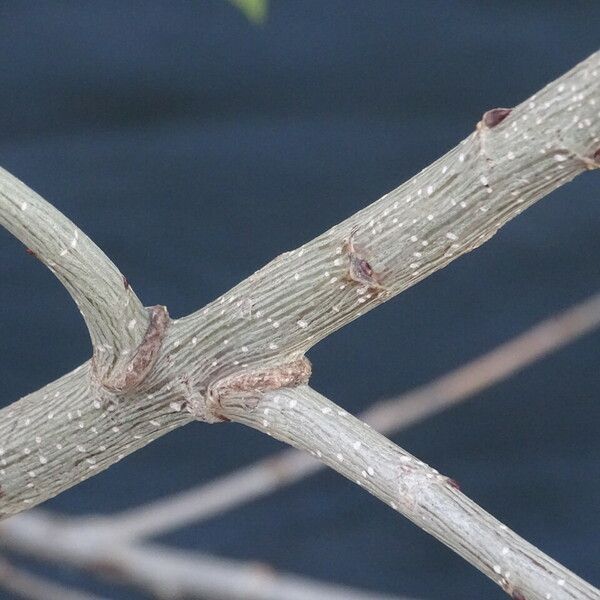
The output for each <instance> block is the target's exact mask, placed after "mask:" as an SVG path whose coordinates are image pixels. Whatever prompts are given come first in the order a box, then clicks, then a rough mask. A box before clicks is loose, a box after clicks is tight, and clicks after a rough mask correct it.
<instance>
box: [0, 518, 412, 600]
mask: <svg viewBox="0 0 600 600" xmlns="http://www.w3.org/2000/svg"><path fill="white" fill-rule="evenodd" d="M0 531H1V533H2V535H1V537H0V545H2V546H3V547H4V548H6V549H8V550H10V551H13V552H20V553H26V554H28V555H32V556H36V557H38V558H41V559H43V560H48V561H51V562H58V563H61V564H62V563H66V564H69V565H72V566H75V567H77V568H81V569H85V570H87V571H91V572H92V573H94V574H96V575H100V576H102V577H108V578H110V579H114V580H117V581H120V582H122V583H126V584H130V585H135V586H137V587H141V588H143V589H145V590H147V591H148V592H149V593H151V594H153V595H156V596H157V597H159V598H168V599H169V600H174V599H179V598H214V599H215V600H226V599H227V600H315V599H316V598H318V599H319V600H402V598H400V597H398V596H388V595H384V594H377V593H373V592H363V591H359V590H356V589H353V588H348V587H344V586H336V585H331V584H325V583H321V582H318V581H314V580H310V579H307V578H303V577H299V576H296V575H289V574H284V573H278V572H277V571H275V570H274V569H273V568H271V567H269V566H268V565H265V564H261V563H248V562H241V561H233V560H226V559H220V558H214V557H208V556H205V555H203V554H199V553H194V552H183V551H178V550H172V549H170V548H167V547H165V546H158V545H127V544H122V543H119V542H116V543H105V541H106V540H104V539H103V538H97V537H94V536H91V537H90V536H88V535H82V533H83V532H82V531H81V530H80V529H79V528H78V527H77V526H74V525H73V523H72V522H71V521H69V520H66V519H61V518H58V517H52V516H50V515H48V514H46V513H44V512H42V511H39V510H38V511H30V512H28V513H25V514H22V515H17V516H16V517H13V518H12V519H9V520H7V521H5V522H4V523H2V524H1V525H0ZM404 600H408V599H406V598H405V599H404Z"/></svg>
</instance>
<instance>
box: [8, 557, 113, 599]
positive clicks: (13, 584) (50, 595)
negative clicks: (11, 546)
mask: <svg viewBox="0 0 600 600" xmlns="http://www.w3.org/2000/svg"><path fill="white" fill-rule="evenodd" d="M0 587H3V588H4V589H5V590H8V591H9V592H12V593H13V594H15V595H16V596H19V598H25V599H26V600H104V599H103V598H101V597H100V596H97V595H96V594H88V593H87V592H79V591H75V590H72V589H70V588H67V587H64V586H62V585H59V584H57V583H54V582H53V581H49V580H47V579H44V578H43V577H38V576H37V575H32V574H31V573H28V572H26V571H24V570H22V569H18V568H17V567H15V566H14V565H12V564H11V563H9V562H8V561H7V560H5V559H4V558H0Z"/></svg>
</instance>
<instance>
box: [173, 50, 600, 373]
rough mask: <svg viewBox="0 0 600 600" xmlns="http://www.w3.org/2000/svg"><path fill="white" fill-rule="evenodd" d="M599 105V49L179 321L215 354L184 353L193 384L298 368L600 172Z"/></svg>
mask: <svg viewBox="0 0 600 600" xmlns="http://www.w3.org/2000/svg"><path fill="white" fill-rule="evenodd" d="M599 103H600V53H596V54H593V55H592V56H590V57H589V58H588V59H587V60H585V61H583V62H582V63H580V64H579V65H577V66H576V67H575V68H574V69H572V70H571V71H569V72H568V73H567V74H565V75H564V76H563V77H561V78H559V79H557V80H556V81H554V82H553V83H551V84H549V85H548V86H547V87H545V88H544V89H543V90H541V91H540V92H538V93H537V94H535V95H534V96H532V97H531V98H529V99H528V100H526V101H525V102H523V103H522V104H520V105H519V106H517V107H516V108H515V109H513V110H512V111H510V110H507V111H505V112H504V113H498V111H499V110H500V109H497V110H496V111H488V113H486V114H485V115H484V117H483V119H482V121H481V122H480V124H479V125H478V127H477V128H476V130H475V131H474V133H472V134H471V135H470V136H469V137H468V138H466V139H465V140H463V141H462V142H461V143H460V144H459V145H458V146H457V147H456V148H454V149H452V150H450V152H448V153H447V154H446V155H445V156H443V157H442V158H440V159H439V160H437V161H436V162H434V163H433V164H432V165H430V166H429V167H427V168H426V169H424V170H423V171H421V172H420V173H419V174H418V175H416V176H415V177H413V178H412V179H410V180H409V181H407V182H406V183H405V184H403V185H401V186H400V187H398V188H397V189H395V190H393V191H392V192H390V193H388V194H386V195H385V196H384V197H383V198H381V199H380V200H378V201H377V202H375V203H373V204H371V205H370V206H368V207H366V208H365V209H363V210H361V211H359V212H358V213H356V214H355V215H353V216H352V217H350V218H349V219H347V220H345V221H343V222H341V223H340V224H338V225H335V226H334V227H332V228H331V229H330V230H329V231H327V232H325V233H324V234H322V235H320V236H319V237H317V238H316V239H314V240H312V241H310V242H308V243H307V244H305V245H303V246H302V247H301V248H299V249H297V250H294V251H292V252H286V253H284V254H282V255H281V256H279V257H277V258H276V259H275V260H273V261H272V262H270V263H269V264H268V265H266V266H265V267H263V268H262V269H261V270H260V271H258V272H256V273H255V274H254V275H252V276H251V277H249V278H248V279H246V280H245V281H243V282H242V283H240V284H239V285H238V286H236V287H235V288H233V289H232V290H231V291H230V292H228V293H226V294H225V295H224V296H223V297H222V298H220V299H219V300H218V301H215V302H213V303H212V304H210V305H208V306H207V307H206V308H204V309H203V310H201V311H198V312H196V313H194V314H193V315H190V316H189V317H186V318H184V319H181V320H180V322H179V331H180V332H181V335H182V336H183V340H184V343H187V344H189V343H190V341H191V340H193V339H194V337H195V336H197V339H198V340H206V339H209V340H210V341H211V348H215V349H216V348H218V350H219V351H218V354H217V355H216V356H215V358H217V359H218V360H217V364H215V365H214V366H212V368H211V365H212V361H211V362H208V363H207V364H206V365H204V364H200V365H194V364H193V363H192V362H191V361H186V359H185V358H183V357H182V360H183V361H185V362H186V366H187V367H188V369H189V374H190V376H191V377H192V378H197V379H198V380H200V381H202V380H209V381H211V380H218V379H222V378H224V377H226V376H228V375H230V374H231V373H232V372H236V371H237V372H239V371H240V369H239V368H237V369H236V368H235V365H234V361H235V360H237V361H239V363H247V364H248V365H249V367H248V368H249V369H250V368H252V366H253V365H257V364H260V365H261V366H264V365H265V364H281V363H283V362H286V361H290V360H293V359H294V358H297V357H298V356H300V355H302V354H304V353H305V352H306V351H307V350H308V349H309V348H311V347H312V346H314V345H315V344H316V343H317V342H318V341H319V340H322V339H323V338H325V337H327V336H328V335H330V334H331V333H332V332H334V331H336V330H337V329H339V328H341V327H343V326H344V325H346V324H348V323H349V322H350V321H352V320H354V319H356V318H358V317H360V316H361V315H363V314H365V313H366V312H367V311H369V310H371V309H372V308H374V307H376V306H378V305H380V304H381V303H383V302H384V301H386V300H388V299H389V298H391V297H393V296H395V295H397V294H399V293H400V292H402V291H404V290H406V289H407V288H409V287H410V286H412V285H414V284H415V283H417V282H419V281H421V280H422V279H424V278H425V277H427V276H429V275H431V274H432V273H434V272H435V271H437V270H439V269H441V268H443V267H445V266H446V265H447V264H448V263H450V262H451V261H453V260H455V259H456V258H458V257H459V256H461V255H463V254H465V253H466V252H469V251H471V250H473V249H475V248H477V247H478V246H480V245H481V244H483V243H484V242H485V241H487V240H488V239H490V238H491V237H492V236H493V235H494V234H495V233H496V231H497V230H498V229H499V228H500V227H501V226H502V225H504V224H506V223H507V222H508V221H509V220H510V219H512V218H513V217H515V216H517V215H518V214H520V213H521V212H522V211H523V210H525V209H526V208H528V207H530V206H531V205H533V204H534V203H535V202H537V201H538V200H540V199H541V198H543V197H544V196H546V195H547V194H549V193H550V192H551V191H553V190H554V189H556V188H558V187H559V186H561V185H563V184H565V183H567V182H568V181H570V180H572V179H573V178H574V177H575V176H576V175H578V174H580V173H582V172H584V171H586V170H588V169H591V168H596V167H597V166H598V163H597V162H596V161H598V160H600V119H599V118H598V110H599V106H598V104H599ZM498 114H501V115H502V116H503V118H502V119H500V116H498ZM493 115H496V116H495V117H493ZM492 117H493V118H492ZM225 322H226V323H227V326H226V327H225V326H224V323H225ZM192 354H193V355H194V356H195V357H197V353H195V352H192Z"/></svg>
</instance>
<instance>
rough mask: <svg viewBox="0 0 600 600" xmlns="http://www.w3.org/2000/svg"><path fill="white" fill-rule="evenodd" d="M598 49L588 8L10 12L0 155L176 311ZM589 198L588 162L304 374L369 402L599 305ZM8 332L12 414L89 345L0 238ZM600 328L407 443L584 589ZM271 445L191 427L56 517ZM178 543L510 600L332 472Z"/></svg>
mask: <svg viewBox="0 0 600 600" xmlns="http://www.w3.org/2000/svg"><path fill="white" fill-rule="evenodd" d="M599 42H600V3H592V2H572V1H569V2H563V3H561V4H552V3H550V2H542V1H528V2H525V1H523V0H520V1H518V2H516V1H513V2H510V1H508V2H507V1H504V2H495V3H490V2H487V3H486V2H451V1H439V2H428V1H419V2H400V1H398V2H382V1H362V2H358V1H349V0H344V1H337V2H333V1H311V2H305V1H295V2H294V1H291V0H288V1H284V0H276V1H274V2H272V4H271V10H270V12H269V16H268V19H267V22H266V23H265V24H264V25H263V26H256V25H253V24H251V23H249V22H248V21H247V20H246V19H245V17H244V16H243V15H242V13H240V12H238V11H237V10H236V9H235V8H233V7H232V6H231V5H230V4H229V3H227V2H225V1H224V0H211V1H197V2H144V3H138V2H134V3H124V2H109V1H104V2H77V3H58V2H57V3H45V2H35V3H34V2H9V3H2V6H0V56H1V63H0V162H1V164H2V165H3V166H4V167H6V168H7V169H9V170H10V171H12V172H13V173H14V174H16V175H17V176H19V177H20V178H22V179H23V180H24V181H25V182H27V183H28V184H29V185H30V186H31V187H33V188H34V189H36V190H37V191H39V192H40V193H41V194H42V195H43V196H44V197H46V198H47V199H48V200H50V201H51V202H53V203H54V204H55V205H56V206H57V207H58V208H60V209H61V210H62V211H64V212H65V213H66V214H67V215H68V216H69V217H71V218H72V219H73V220H74V221H75V222H76V223H78V224H79V225H80V226H81V227H82V228H83V229H84V230H85V231H86V232H87V233H88V234H89V235H90V236H91V237H92V238H93V239H94V240H95V241H96V242H97V243H98V245H99V246H100V247H101V248H103V249H104V250H105V251H106V253H107V254H108V255H109V256H110V257H111V258H112V259H113V260H114V261H115V262H116V264H117V265H118V266H119V267H120V269H121V270H122V271H123V272H124V273H125V274H126V275H127V277H128V279H129V281H130V282H131V283H132V285H133V286H134V288H135V290H136V291H137V292H138V294H139V295H140V297H141V298H142V300H143V302H144V303H145V304H147V305H150V304H156V303H164V304H166V305H167V306H168V307H169V310H170V312H171V315H173V316H175V317H176V316H181V315H185V314H188V313H190V312H192V311H194V310H195V309H197V308H199V307H201V306H203V305H204V304H205V303H206V302H208V301H210V300H212V299H213V298H215V297H217V296H218V295H219V294H221V293H223V292H225V291H226V290H227V289H228V288H230V287H231V286H233V285H234V284H235V283H237V282H238V281H239V280H240V279H242V278H244V277H246V276H247V275H249V274H250V273H252V272H253V271H254V270H256V269H257V268H259V267H260V266H262V265H263V264H264V263H265V262H267V261H268V260H269V259H270V258H272V257H274V256H275V255H277V254H279V253H281V252H283V251H285V250H288V249H292V248H294V247H295V246H297V245H299V244H301V243H302V242H304V241H306V240H308V239H310V238H312V237H314V236H316V235H317V234H319V233H320V232H322V231H323V230H324V229H326V228H328V227H329V226H331V225H333V224H334V223H335V222H337V221H339V220H341V219H342V218H344V217H346V216H348V215H350V214H351V213H352V212H354V211H356V210H357V209H359V208H360V207H362V206H364V205H365V204H366V203H368V202H371V201H373V200H375V199H377V198H378V197H379V196H381V195H383V194H384V193H385V192H387V191H389V190H390V189H391V188H393V187H395V186H397V185H398V184H399V183H401V182H402V181H403V180H405V179H406V178H408V177H410V176H411V175H413V174H414V173H415V172H417V171H418V170H420V169H421V168H422V167H424V166H425V165H427V164H428V163H429V162H431V161H432V160H433V159H435V158H437V157H438V156H440V155H441V154H442V153H444V152H445V151H446V150H448V149H449V148H450V147H452V146H453V145H455V143H456V142H458V141H459V140H460V139H462V138H463V137H465V136H466V135H468V134H469V132H470V131H472V129H473V127H474V125H475V123H476V122H477V121H478V120H479V117H480V115H481V114H482V112H484V111H485V110H487V109H489V108H491V107H495V106H513V105H514V104H516V103H518V102H520V101H521V100H523V99H525V98H526V97H527V96H528V95H530V94H531V93H533V92H535V91H536V90H537V89H538V88H540V87H541V86H543V85H544V84H545V83H547V82H548V81H550V80H552V79H554V78H555V77H557V76H558V75H560V74H562V73H563V72H564V71H566V70H567V69H569V68H570V67H572V66H573V65H574V64H576V63H577V62H578V61H580V60H582V59H583V58H585V57H586V56H587V55H589V54H590V53H591V52H593V51H594V50H596V49H597V48H598V46H600V44H599ZM598 192H599V175H598V173H590V174H586V175H584V176H582V177H580V178H578V179H577V180H576V181H575V182H574V183H572V184H570V185H568V186H566V187H565V188H563V189H561V190H559V191H558V192H556V193H554V194H553V195H552V196H551V197H550V198H548V199H546V200H544V201H542V202H541V203H540V204H539V205H537V206H536V207H534V208H533V209H531V210H530V211H528V212H527V213H526V214H524V215H522V216H521V217H520V218H518V219H517V220H516V221H514V222H512V223H511V224H509V225H508V226H507V227H505V228H504V229H502V230H501V231H500V232H499V234H498V235H497V236H496V237H495V238H494V239H493V240H492V241H491V242H489V243H488V244H486V245H485V246H483V247H482V248H481V249H480V250H478V251H477V252H475V253H472V254H469V255H467V256H466V257H465V258H463V259H461V260H458V261H456V262H455V263H453V264H452V265H451V266H450V267H448V268H447V269H445V270H444V271H442V272H439V273H437V274H435V275H434V276H432V277H430V278H429V279H427V280H426V281H424V282H423V283H421V284H419V285H418V286H416V287H415V288H413V289H411V290H409V291H407V292H406V293H404V294H402V295H401V296H400V297H399V298H397V299H395V300H392V301H390V302H389V303H387V304H386V305H385V306H383V307H381V308H379V309H377V310H376V311H375V312H372V313H370V314H369V315H367V316H365V317H363V318H362V319H360V320H359V321H357V322H355V323H353V324H351V325H349V326H348V327H346V328H345V329H343V330H342V331H340V332H338V333H336V334H335V335H333V336H331V337H330V338H328V339H327V340H326V341H324V342H322V343H321V344H319V346H318V347H316V348H315V349H314V350H313V351H312V352H311V353H310V358H311V360H312V361H313V363H314V376H313V383H314V385H315V387H316V388H317V389H319V390H320V391H322V392H323V393H325V394H327V395H328V396H329V397H331V398H332V399H333V400H335V401H337V402H338V403H340V404H342V405H343V406H344V407H346V408H347V409H349V410H350V411H352V412H358V411H360V410H361V409H363V408H365V407H367V406H368V405H369V404H371V403H372V402H374V401H375V400H376V399H378V398H380V397H383V396H388V395H392V394H394V393H397V392H401V391H403V390H407V389H409V388H411V387H413V386H415V385H417V384H420V383H424V382H426V381H428V380H429V379H431V378H433V377H435V376H436V375H439V374H442V373H444V372H445V371H447V370H449V369H451V368H453V367H455V366H457V365H459V364H461V363H462V362H464V361H466V360H468V359H470V358H472V357H475V356H477V355H478V354H480V353H481V352H483V351H485V350H488V349H490V348H492V347H493V346H494V345H496V344H498V343H500V342H502V341H504V340H506V339H508V338H510V337H511V336H513V335H515V334H517V333H519V332H521V331H523V330H524V329H526V328H527V327H529V326H531V325H532V324H534V323H536V322H537V321H539V320H541V319H543V318H545V317H547V316H549V315H551V314H553V313H555V312H557V311H559V310H561V309H563V308H566V307H568V306H569V305H571V304H572V303H574V302H576V301H578V300H581V299H583V298H585V297H586V296H588V295H590V294H592V293H594V292H595V291H596V290H597V289H598V288H599V287H600V286H599V283H600V268H599V266H598V265H599V260H600V236H599V235H598V231H599V226H600V207H599V205H598V195H599V194H598ZM0 339H1V340H2V344H1V347H0V364H1V365H2V388H1V401H2V403H3V405H5V404H8V403H10V402H12V401H13V400H15V399H16V398H18V397H20V396H21V395H23V394H25V393H27V392H29V391H32V390H34V389H37V388H38V387H40V386H41V385H43V384H45V383H47V382H48V381H50V380H52V379H54V378H56V377H58V376H59V375H61V374H63V373H64V372H66V371H68V370H70V369H72V368H74V367H76V366H77V365H78V364H80V363H81V362H83V361H84V360H86V359H87V358H88V356H89V353H90V348H89V341H88V338H87V333H86V330H85V327H84V325H83V323H82V321H81V319H80V317H79V314H78V312H77V311H76V310H75V307H74V305H73V303H72V302H71V301H70V299H69V298H68V296H67V294H66V292H65V291H64V290H63V289H62V288H61V286H60V285H59V283H58V282H57V281H56V280H55V279H54V278H53V277H52V276H51V274H50V273H49V272H48V271H46V270H45V269H43V268H42V267H41V266H40V265H39V263H37V261H35V260H33V259H32V258H31V257H29V256H27V255H26V254H25V252H24V251H23V247H22V246H21V244H20V243H19V242H17V241H15V240H14V239H13V238H12V237H11V236H9V234H7V233H6V232H4V231H0ZM599 341H600V335H599V334H598V333H595V334H593V335H589V336H587V337H586V338H585V339H582V340H580V341H578V342H577V343H575V344H573V345H571V346H570V347H568V348H566V349H564V350H562V351H560V352H558V353H556V354H554V355H553V356H551V357H550V358H548V359H546V360H544V361H543V362H541V363H539V364H537V365H535V366H533V367H530V368H528V369H527V370H526V371H524V372H523V373H521V374H519V375H518V376H516V377H513V378H512V379H511V380H510V381H507V382H504V383H502V384H500V385H497V386H495V387H494V388H492V389H490V390H486V391H485V392H483V393H481V394H479V395H478V396H477V397H476V398H475V399H473V400H471V401H470V402H468V403H465V404H463V405H461V406H460V407H457V408H454V409H452V410H450V411H447V412H446V413H444V414H441V415H439V416H437V417H435V418H432V419H429V420H428V421H426V422H424V423H422V424H420V425H418V426H414V427H412V428H410V429H409V430H407V431H404V432H402V433H400V434H398V435H395V436H394V437H393V439H394V440H395V441H396V442H398V443H399V444H401V445H403V446H404V447H405V448H407V449H408V450H409V451H411V452H412V453H414V454H416V455H417V456H419V457H421V458H422V459H423V460H425V461H427V462H429V463H430V464H432V465H433V466H435V467H436V468H438V469H439V470H440V471H441V472H443V473H446V474H448V475H450V476H452V477H454V478H455V479H457V480H458V481H460V482H461V485H462V488H463V490H464V491H465V492H466V493H467V494H468V495H470V496H471V497H472V498H473V499H474V500H476V501H477V502H479V503H480V504H481V505H482V506H484V507H485V508H486V509H488V510H489V511H491V512H492V513H493V514H494V515H496V516H497V517H498V518H500V519H501V520H503V521H504V522H506V523H507V524H508V525H509V526H511V527H513V528H514V529H515V530H516V531H517V532H519V533H521V534H522V535H523V536H524V537H525V538H526V539H528V540H529V541H531V542H532V543H534V544H536V545H538V546H540V547H541V548H542V549H543V550H545V551H546V552H548V553H549V554H550V555H551V556H553V557H554V558H556V559H557V560H559V561H561V562H563V563H565V564H566V565H567V566H568V567H570V568H572V569H574V570H575V571H576V572H577V573H578V574H580V575H581V576H583V577H584V578H587V579H589V580H591V581H592V582H594V583H595V584H596V585H598V584H600V566H599V560H598V551H597V550H598V539H599V535H598V532H599V530H600V510H599V509H600V503H599V501H598V497H599V494H600V466H599V465H600V461H599V458H600V439H599V438H600V436H599V435H598V425H599V423H600V409H599V408H598V407H599V404H598V392H599V391H600V377H599V374H598V357H599V354H598V342H599ZM279 447H280V445H279V444H278V443H276V442H275V441H273V440H271V439H269V438H267V437H266V436H262V435H260V434H259V433H256V432H254V431H250V430H245V429H244V428H242V427H240V426H235V425H231V426H227V427H209V426H206V425H202V424H194V425H192V426H189V427H187V428H185V429H182V430H178V431H175V432H174V433H172V434H171V435H169V436H167V437H165V438H163V439H161V440H158V441H157V442H155V443H154V444H152V445H151V446H149V447H147V448H145V449H143V450H142V451H140V452H137V453H136V454H134V455H133V456H131V457H129V458H127V459H126V460H124V461H122V462H121V463H120V464H118V465H116V466H114V467H112V468H111V469H110V470H109V471H107V472H105V473H102V474H100V475H98V476H97V477H95V478H93V479H91V480H89V481H87V482H85V483H83V484H82V485H79V486H77V487H76V488H74V489H72V490H70V491H68V492H66V493H64V494H62V495H61V496H59V497H58V498H56V499H54V500H52V501H50V502H48V503H47V504H46V505H45V506H46V508H51V509H54V510H57V511H63V512H67V513H71V514H76V513H86V514H87V513H90V512H103V513H110V512H112V511H117V510H120V509H124V508H126V507H130V506H133V505H135V504H138V503H140V502H143V501H147V500H150V499H152V498H158V497H161V496H164V495H166V494H169V493H171V492H175V491H177V490H181V489H185V488H186V487H189V486H192V485H194V484H197V483H199V482H202V481H208V480H209V479H210V478H211V477H214V476H216V475H219V474H222V473H227V472H229V471H230V470H231V469H233V468H235V467H239V466H242V465H246V464H249V463H251V462H252V461H254V460H255V459H257V458H259V457H262V456H265V455H268V454H270V453H272V452H273V451H274V450H277V449H278V448H279ZM162 541H165V542H168V543H170V544H174V545H177V546H179V547H185V548H193V549H199V550H203V551H208V552H212V553H216V554H219V555H222V556H227V557H237V558H241V559H253V560H262V561H266V562H269V563H271V564H273V565H274V566H275V567H277V568H279V569H284V570H289V571H294V572H297V573H301V574H305V575H309V576H312V577H317V578H322V579H325V580H329V581H335V582H340V583H344V584H348V585H356V586H362V587H366V588H370V589H373V590H379V591H387V592H394V593H406V594H411V595H415V596H419V597H421V598H427V599H440V600H441V599H449V600H451V599H458V598H490V599H495V598H502V597H504V595H503V593H502V592H501V591H500V590H499V589H498V588H496V587H495V586H494V585H493V584H492V583H491V582H489V581H487V580H486V579H485V578H484V577H483V576H482V575H480V574H479V573H478V572H477V571H476V570H474V569H473V568H472V567H471V566H469V565H468V564H467V563H465V562H464V561H463V560H462V559H460V558H458V557H456V556H455V555H454V554H453V553H452V552H450V551H449V550H447V549H446V548H445V547H443V546H442V545H441V544H439V543H438V542H437V541H435V540H433V539H432V538H430V537H429V536H427V535H426V534H424V533H422V532H421V531H420V530H419V529H417V528H416V527H414V526H413V525H411V524H410V523H409V522H408V521H406V520H404V519H402V518H400V517H398V515H397V514H396V513H394V512H393V511H392V510H390V509H389V508H388V507H386V506H384V505H383V504H381V503H380V502H378V501H376V500H375V499H373V498H372V497H371V496H369V495H368V494H367V493H366V492H365V491H363V490H362V489H359V488H358V487H356V486H355V485H353V484H351V483H349V482H347V481H345V480H343V479H342V478H341V477H339V476H338V475H336V474H334V473H329V472H328V473H324V474H321V475H319V476H317V477H313V478H312V479H310V480H307V481H305V482H303V483H302V484H300V485H296V486H293V487H291V488H288V489H285V490H283V491H281V492H279V493H277V494H275V495H273V496H270V497H269V498H267V499H263V500H259V501H256V502H254V503H251V504H249V505H247V506H245V507H244V508H242V509H239V510H236V511H233V512H231V513H228V514H224V515H222V516H221V517H219V518H217V519H213V520H211V521H208V522H206V523H203V524H199V525H197V526H191V527H187V528H185V529H184V530H182V531H177V532H173V533H172V534H171V535H169V536H166V537H165V538H163V539H162ZM44 570H46V569H44ZM59 575H60V577H61V578H62V579H64V580H66V581H69V582H75V583H77V584H81V580H80V579H79V578H78V577H79V576H78V575H77V574H76V573H75V572H71V571H69V570H67V569H64V570H62V571H60V573H59ZM93 589H96V590H97V591H103V592H105V593H107V594H108V593H111V594H112V595H113V597H115V598H138V596H137V594H136V593H134V592H132V591H130V590H125V591H124V590H123V589H122V588H117V587H113V586H104V585H99V584H98V585H96V584H93ZM0 593H1V592H0ZM4 597H8V596H4Z"/></svg>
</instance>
